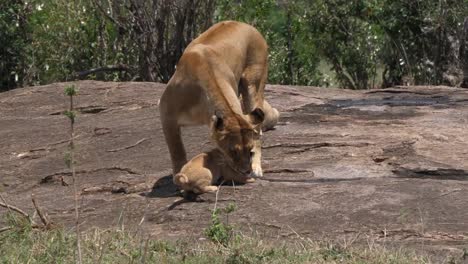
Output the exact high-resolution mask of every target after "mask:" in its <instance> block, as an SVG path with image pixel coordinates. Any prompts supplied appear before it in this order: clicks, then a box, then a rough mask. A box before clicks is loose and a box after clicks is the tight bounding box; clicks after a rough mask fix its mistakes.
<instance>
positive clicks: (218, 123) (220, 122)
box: [211, 110, 224, 131]
mask: <svg viewBox="0 0 468 264" xmlns="http://www.w3.org/2000/svg"><path fill="white" fill-rule="evenodd" d="M211 121H212V122H213V123H212V126H213V128H214V129H216V130H218V131H221V130H223V129H224V116H223V113H222V112H221V111H219V110H216V111H215V113H214V115H213V116H212V117H211Z"/></svg>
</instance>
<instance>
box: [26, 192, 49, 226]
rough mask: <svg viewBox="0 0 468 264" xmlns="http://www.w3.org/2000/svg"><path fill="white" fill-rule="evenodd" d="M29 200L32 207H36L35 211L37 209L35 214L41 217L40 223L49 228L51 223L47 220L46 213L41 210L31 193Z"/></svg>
mask: <svg viewBox="0 0 468 264" xmlns="http://www.w3.org/2000/svg"><path fill="white" fill-rule="evenodd" d="M31 200H32V203H33V205H34V208H36V211H37V214H38V215H39V218H40V219H41V221H42V223H43V224H44V227H45V228H46V229H49V228H50V227H51V226H52V224H51V222H50V221H49V219H47V215H46V214H44V213H43V212H42V210H41V208H40V207H39V205H38V204H37V201H36V199H35V198H34V196H32V195H31Z"/></svg>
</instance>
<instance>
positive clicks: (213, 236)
mask: <svg viewBox="0 0 468 264" xmlns="http://www.w3.org/2000/svg"><path fill="white" fill-rule="evenodd" d="M234 208H235V207H233V206H232V205H230V206H228V207H227V208H226V209H225V210H223V211H224V212H225V213H226V215H228V214H229V213H231V212H233V211H234ZM221 212H222V211H221V210H220V209H215V210H213V213H212V214H211V225H210V226H209V227H208V228H207V229H206V230H205V235H206V236H207V237H208V238H209V239H210V240H211V241H213V242H216V243H219V244H221V245H223V246H227V245H228V244H229V241H230V240H231V237H232V230H233V227H232V226H231V225H229V224H225V223H223V222H222V221H221V220H220V216H219V214H220V213H221Z"/></svg>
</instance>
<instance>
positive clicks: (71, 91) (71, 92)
mask: <svg viewBox="0 0 468 264" xmlns="http://www.w3.org/2000/svg"><path fill="white" fill-rule="evenodd" d="M76 94H77V90H76V87H75V86H74V85H70V86H67V87H66V88H65V95H67V96H68V97H70V108H69V109H68V110H67V111H65V112H64V115H65V116H66V117H68V119H69V120H70V141H69V144H68V152H67V153H66V154H65V163H66V165H67V167H68V168H69V169H70V170H71V173H72V178H73V193H74V199H75V230H76V248H77V252H76V253H77V258H76V263H82V254H81V242H80V228H79V227H80V212H79V208H78V207H79V205H78V201H79V193H78V190H77V188H78V187H77V185H78V183H77V179H76V173H75V141H74V139H75V126H74V125H75V119H76V113H75V108H74V105H73V96H75V95H76Z"/></svg>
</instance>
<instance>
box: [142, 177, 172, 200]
mask: <svg viewBox="0 0 468 264" xmlns="http://www.w3.org/2000/svg"><path fill="white" fill-rule="evenodd" d="M177 196H180V191H179V188H178V187H177V185H175V184H174V182H173V181H172V174H169V175H167V176H164V177H161V178H159V179H158V180H157V181H156V182H155V183H154V185H153V188H152V189H151V192H149V193H148V194H147V197H149V198H155V197H159V198H167V197H177Z"/></svg>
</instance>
